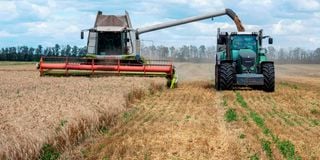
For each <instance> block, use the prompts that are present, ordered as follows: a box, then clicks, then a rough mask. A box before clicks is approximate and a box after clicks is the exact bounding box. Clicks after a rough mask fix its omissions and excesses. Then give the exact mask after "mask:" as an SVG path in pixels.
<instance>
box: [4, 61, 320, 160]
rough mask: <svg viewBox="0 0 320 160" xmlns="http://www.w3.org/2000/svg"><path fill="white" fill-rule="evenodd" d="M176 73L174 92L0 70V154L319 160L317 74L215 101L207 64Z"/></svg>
mask: <svg viewBox="0 0 320 160" xmlns="http://www.w3.org/2000/svg"><path fill="white" fill-rule="evenodd" d="M175 65H176V67H177V72H178V74H179V85H178V88H176V89H173V90H169V89H163V87H164V84H165V79H161V78H137V77H103V78H86V77H66V78H63V77H39V75H38V73H37V72H36V71H34V69H33V68H34V66H32V65H26V64H24V65H15V66H14V67H12V64H10V65H2V66H0V74H1V75H2V76H1V77H0V81H1V84H0V87H1V91H0V95H1V97H0V99H1V102H0V115H1V118H0V120H1V123H0V129H1V132H0V139H1V142H0V146H1V148H0V154H2V157H9V158H12V157H13V158H12V159H15V158H20V159H27V158H29V159H35V158H39V155H40V154H41V150H42V149H43V145H44V144H52V146H53V147H54V148H55V149H56V150H57V152H59V156H57V157H56V158H59V159H228V160H229V159H320V153H319V150H320V145H319V143H318V142H319V140H320V139H319V137H320V132H319V131H320V101H319V99H320V65H277V66H276V92H274V93H265V92H263V91H259V90H252V89H249V88H242V89H239V90H234V91H221V92H217V91H215V90H214V85H213V80H214V65H213V64H192V63H176V64H175ZM51 154H52V153H51ZM49 156H50V155H49Z"/></svg>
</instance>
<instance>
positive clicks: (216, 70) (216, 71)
mask: <svg viewBox="0 0 320 160" xmlns="http://www.w3.org/2000/svg"><path fill="white" fill-rule="evenodd" d="M214 72H215V76H214V88H215V89H216V90H220V85H219V84H220V82H219V78H220V77H219V66H218V65H217V64H216V65H215V69H214Z"/></svg>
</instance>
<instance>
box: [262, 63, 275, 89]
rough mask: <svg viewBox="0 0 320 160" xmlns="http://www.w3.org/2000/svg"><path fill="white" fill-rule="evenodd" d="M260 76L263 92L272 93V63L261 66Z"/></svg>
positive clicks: (273, 86) (273, 84)
mask: <svg viewBox="0 0 320 160" xmlns="http://www.w3.org/2000/svg"><path fill="white" fill-rule="evenodd" d="M262 74H263V77H264V85H263V90H264V91H266V92H274V88H275V80H274V79H275V76H274V65H273V64H272V63H266V64H263V65H262Z"/></svg>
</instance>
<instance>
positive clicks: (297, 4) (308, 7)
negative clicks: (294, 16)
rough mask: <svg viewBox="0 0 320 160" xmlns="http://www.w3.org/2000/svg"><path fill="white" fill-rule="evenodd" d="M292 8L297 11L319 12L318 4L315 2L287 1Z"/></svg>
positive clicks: (315, 0) (312, 0)
mask: <svg viewBox="0 0 320 160" xmlns="http://www.w3.org/2000/svg"><path fill="white" fill-rule="evenodd" d="M287 2H288V3H289V4H290V5H291V7H292V8H294V9H296V10H298V11H319V10H320V2H319V1H317V0H303V1H301V0H290V1H289V0H287Z"/></svg>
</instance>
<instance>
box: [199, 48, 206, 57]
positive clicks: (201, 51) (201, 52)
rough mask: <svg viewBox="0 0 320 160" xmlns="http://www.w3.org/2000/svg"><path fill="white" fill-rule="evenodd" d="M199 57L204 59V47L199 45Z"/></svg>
mask: <svg viewBox="0 0 320 160" xmlns="http://www.w3.org/2000/svg"><path fill="white" fill-rule="evenodd" d="M199 56H200V59H203V58H206V46H204V45H201V46H200V47H199Z"/></svg>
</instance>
